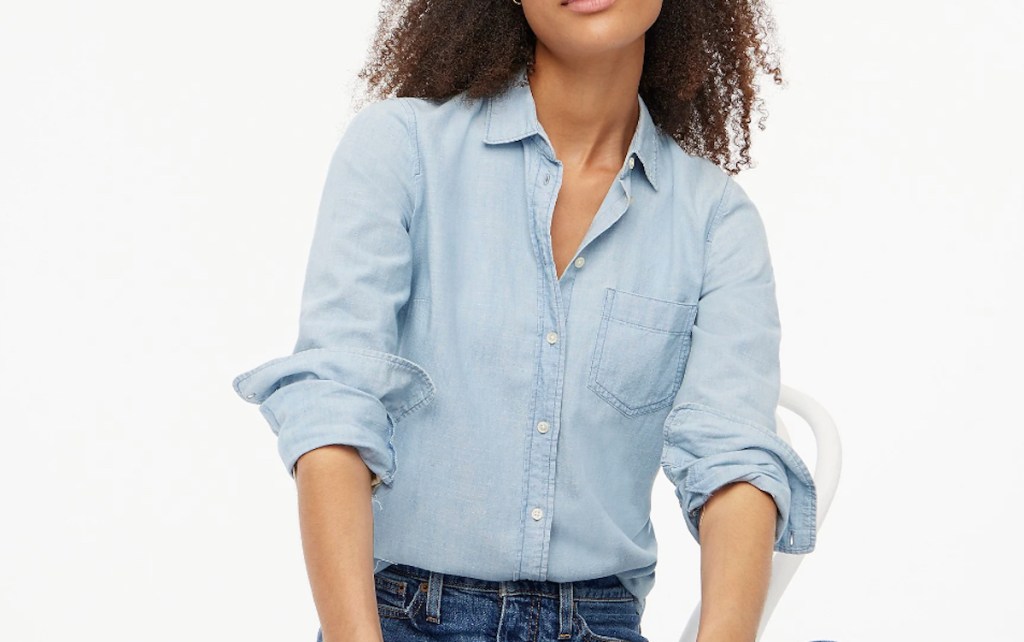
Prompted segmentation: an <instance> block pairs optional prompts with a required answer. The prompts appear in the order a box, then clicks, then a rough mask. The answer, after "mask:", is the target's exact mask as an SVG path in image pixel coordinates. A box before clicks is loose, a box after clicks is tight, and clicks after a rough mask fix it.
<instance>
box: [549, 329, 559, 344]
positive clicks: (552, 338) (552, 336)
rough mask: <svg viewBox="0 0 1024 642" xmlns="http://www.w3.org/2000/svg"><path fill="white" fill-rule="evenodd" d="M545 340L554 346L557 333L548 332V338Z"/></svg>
mask: <svg viewBox="0 0 1024 642" xmlns="http://www.w3.org/2000/svg"><path fill="white" fill-rule="evenodd" d="M547 338H548V343H550V344H552V345H554V344H555V342H556V341H558V333H557V332H548V337H547Z"/></svg>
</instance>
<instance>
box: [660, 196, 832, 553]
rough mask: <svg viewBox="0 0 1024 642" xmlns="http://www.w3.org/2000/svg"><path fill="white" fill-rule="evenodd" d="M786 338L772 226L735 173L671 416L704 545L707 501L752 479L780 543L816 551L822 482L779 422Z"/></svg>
mask: <svg viewBox="0 0 1024 642" xmlns="http://www.w3.org/2000/svg"><path fill="white" fill-rule="evenodd" d="M780 339H781V330H780V324H779V314H778V306H777V303H776V297H775V280H774V275H773V271H772V265H771V257H770V254H769V250H768V241H767V235H766V233H765V228H764V224H763V222H762V220H761V217H760V215H759V213H758V211H757V209H756V207H755V206H754V204H753V203H752V202H751V201H750V199H749V198H748V197H747V195H746V193H745V192H744V191H743V189H742V188H741V187H740V186H739V184H738V183H736V181H735V180H734V179H733V178H732V177H727V178H726V184H725V186H724V188H723V193H722V197H721V199H720V202H719V206H718V208H717V211H716V213H715V214H714V216H713V217H712V218H711V220H710V222H709V225H708V232H707V236H706V252H705V270H704V282H703V286H702V291H701V296H700V300H699V301H698V308H697V317H696V320H695V322H694V325H693V330H692V335H691V345H690V355H689V357H688V361H687V365H686V370H685V372H684V376H683V380H682V383H681V385H680V387H679V390H678V392H677V393H676V397H675V400H674V402H673V407H672V410H671V411H670V412H669V414H668V416H667V417H666V419H665V424H664V449H663V451H662V459H661V465H662V469H663V470H664V472H665V474H666V476H667V477H668V478H669V480H670V481H671V482H672V484H673V485H674V486H675V492H676V497H677V498H678V500H679V505H680V507H681V508H682V509H683V515H684V520H685V522H686V525H687V528H688V529H689V531H690V533H691V534H692V535H693V537H694V539H695V540H697V541H698V542H699V541H700V538H699V533H698V524H699V512H700V509H701V507H702V506H703V505H704V503H705V502H707V500H708V498H709V497H710V496H711V495H712V494H713V493H714V492H716V491H717V490H718V489H720V488H722V487H723V486H725V485H727V484H730V483H733V482H737V481H746V482H749V483H751V484H752V485H754V486H755V487H757V488H759V489H761V490H762V491H764V492H766V493H768V494H769V495H771V496H772V498H773V499H774V500H775V505H776V508H777V520H776V528H775V543H774V550H776V551H779V552H783V553H808V552H810V551H812V550H813V549H814V543H815V535H816V533H815V530H816V525H815V524H816V489H815V486H814V479H813V477H812V476H811V474H810V472H809V471H808V469H807V467H806V465H805V464H804V462H803V461H802V460H801V458H800V456H799V455H798V454H797V453H796V452H795V451H794V450H793V449H792V448H791V447H790V446H789V444H787V443H786V442H785V441H783V440H782V439H781V438H780V437H779V436H778V434H777V428H776V420H775V412H776V408H777V407H778V401H779V391H780V387H781V382H780V368H779V345H780Z"/></svg>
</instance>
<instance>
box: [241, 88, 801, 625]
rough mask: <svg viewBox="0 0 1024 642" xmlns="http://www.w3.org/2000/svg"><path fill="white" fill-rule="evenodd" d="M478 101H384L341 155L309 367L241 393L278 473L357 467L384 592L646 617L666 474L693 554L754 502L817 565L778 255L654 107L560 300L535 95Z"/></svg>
mask: <svg viewBox="0 0 1024 642" xmlns="http://www.w3.org/2000/svg"><path fill="white" fill-rule="evenodd" d="M463 98H464V97H463V96H457V97H455V98H452V99H450V100H447V101H442V102H433V101H428V100H426V99H420V98H411V97H399V98H389V99H386V100H382V101H378V102H375V103H371V104H369V105H367V106H365V107H363V108H362V109H361V110H360V111H358V113H356V115H355V116H354V117H353V118H352V120H351V121H350V122H349V124H348V127H347V129H346V130H345V132H344V134H343V135H342V137H341V140H340V142H339V143H338V145H337V147H336V150H335V152H334V154H333V157H332V159H331V161H330V165H329V168H328V171H327V178H326V184H325V186H324V189H323V193H322V198H321V202H320V208H319V213H318V216H317V222H316V227H315V232H314V237H313V240H312V247H311V250H310V253H309V260H308V265H307V271H306V280H305V285H304V287H303V292H302V303H301V310H300V315H299V332H298V340H297V343H296V344H295V349H294V352H293V354H291V355H287V356H282V357H279V358H276V359H273V360H271V361H268V362H266V363H264V364H262V365H260V366H258V367H256V368H254V369H252V370H249V371H247V372H245V373H243V374H240V375H239V376H238V377H237V378H236V379H235V380H234V388H235V391H236V392H237V393H238V394H239V395H240V396H241V397H242V398H243V399H245V400H247V401H250V402H252V403H255V404H259V408H260V411H261V413H262V415H263V416H264V417H265V418H266V420H267V422H268V423H269V424H270V427H271V428H272V430H273V432H274V433H275V434H276V435H277V443H278V448H279V452H280V455H281V458H282V460H283V462H284V465H285V470H286V471H289V472H290V473H292V474H294V468H293V466H294V464H295V462H296V460H297V459H298V458H299V456H300V455H302V454H303V453H305V452H307V451H309V450H312V449H314V448H317V447H320V446H324V445H327V444H348V445H351V446H354V447H355V448H356V449H357V451H358V452H359V454H360V456H361V457H362V459H363V460H364V461H365V463H366V465H367V466H368V467H369V469H370V470H371V471H372V472H373V473H374V474H376V475H377V476H379V478H380V480H381V481H382V483H380V484H379V485H377V486H375V488H374V490H373V498H374V501H373V505H374V508H373V516H374V535H373V536H374V558H375V566H374V571H375V572H376V571H379V570H381V569H383V568H384V567H385V566H387V565H388V564H390V563H395V562H401V563H406V564H412V565H416V566H420V567H424V568H428V569H431V570H435V571H441V572H446V573H453V574H460V575H467V576H471V577H477V578H480V579H487V580H516V579H532V580H550V581H558V582H564V581H570V580H583V579H589V578H594V577H600V576H604V575H609V574H615V575H617V576H618V577H619V579H620V580H621V581H622V582H623V584H624V585H625V586H626V587H627V588H628V589H629V590H630V591H631V592H632V593H633V594H634V595H636V596H637V598H638V603H639V605H640V607H641V609H642V608H643V605H644V603H645V598H646V595H647V594H648V593H649V591H650V590H651V588H652V587H653V585H654V569H655V563H656V557H657V555H656V552H657V543H656V539H655V534H654V529H653V527H652V524H651V520H650V508H651V491H652V487H653V483H654V480H655V478H656V475H657V472H658V469H659V468H660V469H661V470H663V471H664V473H665V474H666V475H667V476H668V479H669V480H670V481H671V482H672V484H673V485H674V486H675V489H676V496H677V497H678V499H679V504H680V507H681V508H682V515H683V518H684V522H685V523H686V526H687V528H688V530H689V531H690V533H691V535H692V536H693V538H694V539H697V540H698V541H699V539H698V530H697V528H698V521H697V520H698V517H699V508H700V507H701V506H702V505H703V503H704V502H705V501H706V500H707V499H708V497H709V496H710V495H711V494H712V493H713V492H715V491H716V489H718V488H720V487H721V486H722V485H724V484H727V483H729V482H734V481H739V480H743V481H748V482H750V483H751V484H753V485H754V486H756V487H757V488H760V489H761V490H763V491H765V492H767V493H769V494H771V496H772V497H773V498H774V500H775V503H776V505H777V508H778V517H777V525H776V535H775V536H776V540H775V544H774V549H775V550H777V551H781V552H787V553H806V552H810V551H811V550H813V548H814V539H815V510H816V493H815V487H814V481H813V479H812V477H811V474H810V473H809V471H808V470H807V468H806V466H805V464H804V463H803V461H802V460H801V459H800V457H799V455H798V454H797V453H796V452H795V451H794V450H793V449H792V448H790V447H789V446H788V445H787V444H786V442H784V441H783V440H782V439H780V438H779V437H778V436H777V434H776V424H775V410H776V405H777V403H778V399H779V386H780V374H779V343H780V326H779V316H778V309H777V304H776V298H775V281H774V276H773V271H772V266H771V260H770V257H769V251H768V243H767V236H766V233H765V229H764V225H763V222H762V220H761V218H760V215H759V213H758V211H757V209H756V208H755V206H754V205H753V204H752V202H751V201H750V199H749V198H748V197H747V195H746V193H745V192H744V191H743V189H742V188H741V187H740V186H739V184H738V183H737V182H735V180H734V179H733V178H732V177H730V176H729V175H728V174H726V173H725V172H724V171H722V170H721V169H720V168H719V167H717V166H716V165H714V164H713V163H711V162H710V161H708V160H705V159H703V158H699V157H696V156H692V155H689V154H687V153H685V152H684V151H683V149H682V148H681V147H679V146H678V145H677V144H676V143H675V141H673V140H672V138H671V137H669V136H668V135H666V134H664V133H662V132H660V131H658V130H657V129H656V128H655V125H654V121H653V120H652V119H651V115H650V113H649V112H648V109H647V106H646V104H645V103H644V101H643V98H642V97H640V96H639V95H638V96H637V99H638V101H639V104H640V118H639V121H638V124H637V128H636V130H635V133H634V136H633V138H632V141H631V143H630V145H629V152H628V154H627V156H626V158H625V159H624V160H623V163H622V167H621V171H620V172H619V174H618V176H617V178H616V179H615V180H614V181H613V182H612V184H611V187H610V189H609V190H608V192H607V194H606V195H605V197H604V200H603V202H602V204H601V206H600V208H599V210H598V211H597V214H596V216H595V217H594V219H593V222H592V223H591V225H590V228H589V229H588V230H587V232H586V236H585V237H584V238H583V241H582V243H581V244H580V246H579V248H578V249H577V250H576V254H575V255H574V257H573V260H572V261H570V263H569V264H568V267H567V268H566V269H565V271H564V273H563V274H562V275H561V276H560V277H559V276H558V275H557V274H556V270H555V264H554V261H553V259H552V247H551V236H550V226H551V218H552V211H553V209H554V205H555V199H556V197H557V195H558V192H559V187H560V186H561V185H562V179H563V171H564V167H563V164H562V162H561V161H559V160H558V159H557V158H556V156H555V153H554V150H553V147H552V145H551V141H550V139H549V137H548V135H547V133H546V132H545V131H544V129H543V127H542V126H541V125H540V123H539V121H538V119H537V113H536V108H535V104H534V100H533V95H532V92H531V89H530V87H529V84H528V83H527V81H526V77H525V75H524V72H522V71H521V72H520V75H519V77H518V79H517V81H516V85H515V86H514V87H513V88H512V89H510V90H509V91H507V92H505V93H503V94H501V95H498V96H495V97H492V98H485V99H481V100H476V101H471V100H464V99H463ZM670 537H672V538H676V537H677V534H676V533H674V532H673V533H670Z"/></svg>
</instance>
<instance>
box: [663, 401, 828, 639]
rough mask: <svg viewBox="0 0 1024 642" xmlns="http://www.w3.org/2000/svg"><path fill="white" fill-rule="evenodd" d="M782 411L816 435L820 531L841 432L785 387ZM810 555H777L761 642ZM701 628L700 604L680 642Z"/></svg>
mask: <svg viewBox="0 0 1024 642" xmlns="http://www.w3.org/2000/svg"><path fill="white" fill-rule="evenodd" d="M779 407H780V408H786V409H787V410H791V411H792V412H794V413H795V414H796V415H797V416H799V417H800V418H801V419H803V420H804V421H805V422H806V423H807V425H808V426H809V427H810V429H811V432H812V433H813V434H814V441H815V443H816V444H817V458H816V459H815V463H814V473H813V475H814V485H815V487H816V490H817V500H818V503H817V516H816V522H817V528H818V529H819V530H820V529H821V525H822V523H823V522H824V521H825V515H826V514H827V513H828V509H829V506H831V505H832V498H833V497H834V496H835V494H836V488H837V487H838V486H839V473H840V470H841V468H842V460H843V453H842V446H841V444H840V442H839V431H838V430H837V429H836V424H835V422H834V421H832V417H830V416H829V414H828V412H826V411H825V409H824V408H823V407H822V406H821V404H819V403H818V402H817V401H815V400H814V399H812V398H811V397H809V396H808V395H806V394H804V393H802V392H800V391H798V390H795V389H793V388H790V387H789V386H786V385H783V386H782V388H781V391H780V395H779ZM775 419H776V421H777V422H778V432H779V437H781V438H782V439H783V440H784V441H785V442H786V443H788V444H790V445H792V439H791V438H790V435H789V431H788V429H787V428H786V424H785V423H783V421H782V417H781V415H780V414H779V413H778V412H776V413H775ZM805 556H806V555H790V554H788V553H778V552H776V553H774V554H773V556H772V577H771V581H770V583H769V585H768V597H767V599H766V601H765V606H764V611H763V612H762V614H761V624H760V625H759V626H758V629H757V639H758V640H760V639H761V634H762V633H763V632H764V629H765V627H766V626H767V625H768V619H769V618H770V617H771V615H772V611H774V610H775V606H776V605H777V604H778V603H779V599H780V598H781V597H782V593H783V592H784V591H785V590H786V587H787V586H788V585H789V581H790V580H791V579H793V575H794V574H795V573H796V570H797V568H799V567H800V562H802V561H803V559H804V557H805ZM699 625H700V602H698V603H697V606H696V607H695V608H694V610H693V613H692V614H691V615H690V620H689V622H687V624H686V629H685V630H684V631H683V634H682V636H680V638H679V641H680V642H696V639H697V628H698V626H699Z"/></svg>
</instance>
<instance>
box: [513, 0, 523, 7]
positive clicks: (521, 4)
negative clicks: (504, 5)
mask: <svg viewBox="0 0 1024 642" xmlns="http://www.w3.org/2000/svg"><path fill="white" fill-rule="evenodd" d="M512 4H517V5H519V6H520V7H521V6H523V3H522V0H520V1H519V2H516V0H512Z"/></svg>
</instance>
